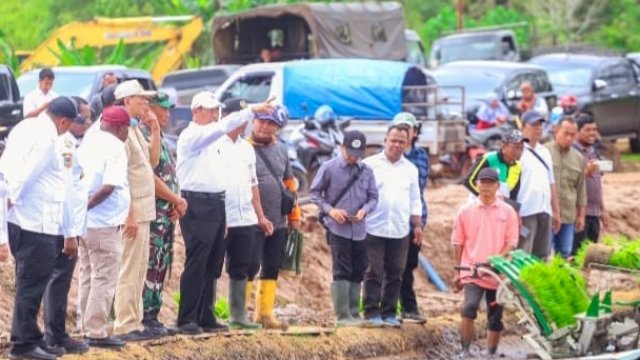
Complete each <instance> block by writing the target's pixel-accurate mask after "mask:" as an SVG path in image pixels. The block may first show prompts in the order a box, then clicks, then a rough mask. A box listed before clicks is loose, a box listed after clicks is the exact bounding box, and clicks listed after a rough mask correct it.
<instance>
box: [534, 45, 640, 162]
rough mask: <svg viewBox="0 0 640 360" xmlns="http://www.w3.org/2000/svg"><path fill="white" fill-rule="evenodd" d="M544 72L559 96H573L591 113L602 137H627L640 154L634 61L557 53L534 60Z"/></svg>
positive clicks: (638, 93) (638, 96)
mask: <svg viewBox="0 0 640 360" xmlns="http://www.w3.org/2000/svg"><path fill="white" fill-rule="evenodd" d="M530 62H531V63H533V64H537V65H540V66H542V67H543V68H545V69H546V70H547V73H548V74H549V78H550V79H551V82H552V83H553V87H554V89H555V90H556V92H557V93H558V95H567V94H571V95H575V96H576V97H577V98H578V105H579V106H580V108H581V109H584V110H590V111H592V112H593V113H594V115H595V117H596V121H597V123H598V129H599V131H600V133H601V134H602V136H603V137H605V138H610V139H615V138H629V139H630V143H631V149H632V150H633V151H634V152H639V151H640V139H639V138H638V137H639V136H640V88H639V87H638V74H639V73H638V71H637V68H636V65H635V63H634V62H633V61H631V60H629V59H626V58H623V57H620V56H602V55H584V54H569V53H557V54H548V55H541V56H537V57H534V58H533V59H531V60H530Z"/></svg>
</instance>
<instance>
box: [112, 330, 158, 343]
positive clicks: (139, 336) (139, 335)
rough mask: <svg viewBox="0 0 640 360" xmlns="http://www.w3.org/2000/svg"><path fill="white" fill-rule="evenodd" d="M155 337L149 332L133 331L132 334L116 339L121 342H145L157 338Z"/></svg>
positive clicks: (119, 336)
mask: <svg viewBox="0 0 640 360" xmlns="http://www.w3.org/2000/svg"><path fill="white" fill-rule="evenodd" d="M157 337H158V336H157V335H154V334H153V333H152V332H151V331H149V330H147V329H144V330H133V331H132V332H130V333H128V334H124V335H118V336H117V338H118V339H120V340H123V341H127V342H129V341H145V340H151V339H154V338H157Z"/></svg>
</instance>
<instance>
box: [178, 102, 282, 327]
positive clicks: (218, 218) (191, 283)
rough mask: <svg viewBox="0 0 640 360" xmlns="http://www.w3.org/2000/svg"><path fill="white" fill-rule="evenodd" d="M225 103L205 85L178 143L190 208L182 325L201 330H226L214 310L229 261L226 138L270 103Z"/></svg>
mask: <svg viewBox="0 0 640 360" xmlns="http://www.w3.org/2000/svg"><path fill="white" fill-rule="evenodd" d="M220 107H221V104H220V102H219V101H218V100H216V98H215V97H214V95H213V93H212V92H209V91H202V92H200V93H198V94H196V95H195V96H194V97H193V100H192V101H191V111H192V113H193V121H192V122H191V123H189V125H188V126H187V127H186V128H185V129H184V130H183V131H182V133H181V134H180V137H179V138H178V144H177V157H178V159H177V169H176V170H177V174H178V183H179V184H180V188H181V189H182V197H183V198H185V199H186V200H187V204H188V207H187V213H186V214H185V215H184V216H183V217H182V218H181V219H180V228H181V229H182V235H183V239H184V244H185V248H186V259H185V265H184V271H183V272H182V276H181V277H180V307H179V309H178V321H177V325H178V331H179V332H180V333H183V334H190V335H193V334H200V333H202V332H203V331H205V332H217V331H221V330H225V329H226V326H225V325H222V324H220V323H219V322H218V321H217V320H216V318H215V317H214V316H213V313H212V311H211V306H212V305H213V303H214V301H215V297H216V296H215V293H216V279H217V278H219V277H220V275H221V274H222V263H223V261H224V250H225V244H224V233H225V227H226V221H225V185H226V177H227V176H228V175H227V174H225V173H224V172H222V171H220V168H221V166H222V165H223V160H222V155H221V150H220V141H219V140H220V138H222V137H223V136H224V135H225V134H227V133H229V132H231V131H232V130H234V129H236V128H238V127H240V126H241V125H243V124H246V123H247V122H248V121H249V120H251V119H253V114H254V112H256V111H262V110H265V109H270V108H271V105H269V104H268V103H263V104H258V105H253V106H251V108H247V109H244V110H241V111H238V112H235V113H232V114H230V115H228V116H226V117H224V118H223V119H220V120H219V121H218V118H219V110H220V109H219V108H220Z"/></svg>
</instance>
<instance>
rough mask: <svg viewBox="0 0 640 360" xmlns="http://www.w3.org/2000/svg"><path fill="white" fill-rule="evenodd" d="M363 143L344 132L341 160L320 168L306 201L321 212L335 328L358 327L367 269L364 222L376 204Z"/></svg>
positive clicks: (355, 133)
mask: <svg viewBox="0 0 640 360" xmlns="http://www.w3.org/2000/svg"><path fill="white" fill-rule="evenodd" d="M365 149H366V138H365V136H364V134H363V133H361V132H360V131H348V132H346V133H345V135H344V140H343V143H342V145H341V146H340V156H338V157H335V158H333V159H331V160H329V161H327V162H325V163H323V164H322V166H320V169H319V170H318V173H317V174H316V177H315V178H314V179H313V183H312V184H311V189H310V190H309V195H310V196H311V201H313V202H314V203H315V204H316V205H318V207H319V208H320V212H321V213H322V214H323V215H325V214H326V216H321V219H320V221H322V222H323V224H324V225H325V226H326V228H327V233H326V235H327V242H328V243H329V247H330V248H331V259H332V260H333V268H332V269H333V283H332V284H331V296H332V299H333V308H334V312H335V314H336V318H337V323H336V324H337V325H338V326H350V325H358V324H360V321H358V320H359V318H360V315H359V312H358V305H359V303H360V291H361V283H362V279H363V276H364V271H365V269H366V266H367V253H366V248H365V245H364V239H365V238H366V235H367V232H366V226H365V222H364V218H365V216H366V215H367V214H368V213H370V212H372V211H373V210H374V209H375V208H376V205H377V203H378V188H377V187H376V182H375V178H374V175H373V171H372V170H371V168H370V167H369V166H367V165H365V164H363V163H362V162H361V160H362V158H363V157H364V153H365Z"/></svg>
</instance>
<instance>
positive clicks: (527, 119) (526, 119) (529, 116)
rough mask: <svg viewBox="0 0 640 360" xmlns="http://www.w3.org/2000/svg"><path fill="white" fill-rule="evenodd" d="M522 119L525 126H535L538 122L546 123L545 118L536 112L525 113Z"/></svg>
mask: <svg viewBox="0 0 640 360" xmlns="http://www.w3.org/2000/svg"><path fill="white" fill-rule="evenodd" d="M520 119H521V120H522V123H523V124H533V123H535V122H538V121H546V120H545V118H544V116H543V115H542V114H541V113H540V112H539V111H536V110H528V111H525V113H524V114H522V117H521V118H520Z"/></svg>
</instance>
